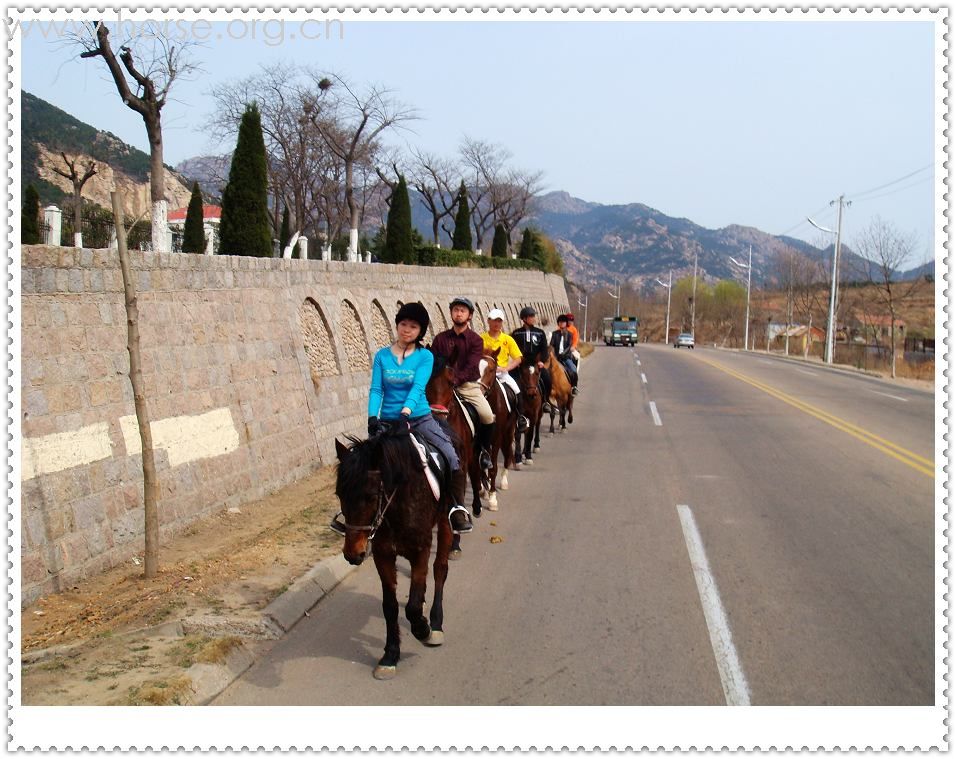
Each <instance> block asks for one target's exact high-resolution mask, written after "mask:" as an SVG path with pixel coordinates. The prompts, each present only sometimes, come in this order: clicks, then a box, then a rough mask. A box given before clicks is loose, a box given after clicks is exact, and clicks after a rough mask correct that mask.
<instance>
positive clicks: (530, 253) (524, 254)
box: [518, 227, 534, 261]
mask: <svg viewBox="0 0 956 759" xmlns="http://www.w3.org/2000/svg"><path fill="white" fill-rule="evenodd" d="M518 258H523V259H525V260H527V261H530V260H531V259H533V258H534V232H532V231H531V227H525V229H524V234H522V235H521V247H520V248H519V249H518Z"/></svg>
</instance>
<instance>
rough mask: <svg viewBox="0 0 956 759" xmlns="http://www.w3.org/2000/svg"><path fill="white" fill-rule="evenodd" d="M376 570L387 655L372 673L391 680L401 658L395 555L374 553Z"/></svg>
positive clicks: (379, 661) (377, 678) (377, 677)
mask: <svg viewBox="0 0 956 759" xmlns="http://www.w3.org/2000/svg"><path fill="white" fill-rule="evenodd" d="M372 556H373V558H374V559H375V568H376V569H377V570H378V576H379V578H381V580H382V613H383V614H384V615H385V655H384V656H383V657H382V658H381V659H379V660H378V666H376V667H375V670H374V671H373V672H372V675H373V676H374V677H375V679H376V680H391V679H392V678H393V677H395V672H396V667H397V665H398V660H399V659H400V658H401V633H400V631H399V629H398V597H397V596H396V595H395V591H396V588H397V585H398V578H397V573H396V570H395V554H394V553H388V554H383V553H380V552H377V551H373V552H372Z"/></svg>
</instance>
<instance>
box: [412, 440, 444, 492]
mask: <svg viewBox="0 0 956 759" xmlns="http://www.w3.org/2000/svg"><path fill="white" fill-rule="evenodd" d="M411 438H412V442H413V443H414V444H415V449H416V450H417V451H418V455H419V456H420V457H421V460H422V465H423V466H424V467H425V477H426V479H427V480H428V485H429V487H431V489H432V495H434V496H435V500H436V501H440V500H441V494H442V490H443V488H442V483H444V485H445V487H444V490H445V491H446V492H450V488H451V465H450V464H449V463H448V459H446V458H445V454H443V453H442V452H441V451H440V450H439V449H438V448H436V447H435V446H433V445H432V444H431V443H429V442H428V441H427V440H425V438H423V437H420V436H419V435H418V434H417V433H415V432H412V434H411Z"/></svg>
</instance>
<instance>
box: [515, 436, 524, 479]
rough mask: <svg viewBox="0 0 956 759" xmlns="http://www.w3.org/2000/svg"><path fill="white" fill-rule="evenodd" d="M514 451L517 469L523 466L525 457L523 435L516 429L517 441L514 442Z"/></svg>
mask: <svg viewBox="0 0 956 759" xmlns="http://www.w3.org/2000/svg"><path fill="white" fill-rule="evenodd" d="M514 444H515V447H514V451H515V469H517V468H518V467H520V466H521V464H522V463H523V462H524V455H523V454H522V444H521V433H520V432H518V430H517V429H515V440H514Z"/></svg>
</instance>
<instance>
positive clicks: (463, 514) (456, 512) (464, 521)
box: [448, 505, 474, 535]
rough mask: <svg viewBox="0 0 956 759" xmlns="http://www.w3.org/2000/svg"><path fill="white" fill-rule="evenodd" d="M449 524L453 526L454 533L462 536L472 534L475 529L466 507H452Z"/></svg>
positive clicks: (449, 513)
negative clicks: (467, 533) (466, 533)
mask: <svg viewBox="0 0 956 759" xmlns="http://www.w3.org/2000/svg"><path fill="white" fill-rule="evenodd" d="M448 523H449V524H450V525H451V530H452V532H455V533H458V534H459V535H461V534H462V533H465V532H471V531H472V529H474V528H473V527H472V525H471V519H470V518H469V517H468V511H467V510H466V509H465V507H464V506H457V505H456V506H452V507H451V511H449V512H448Z"/></svg>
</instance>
